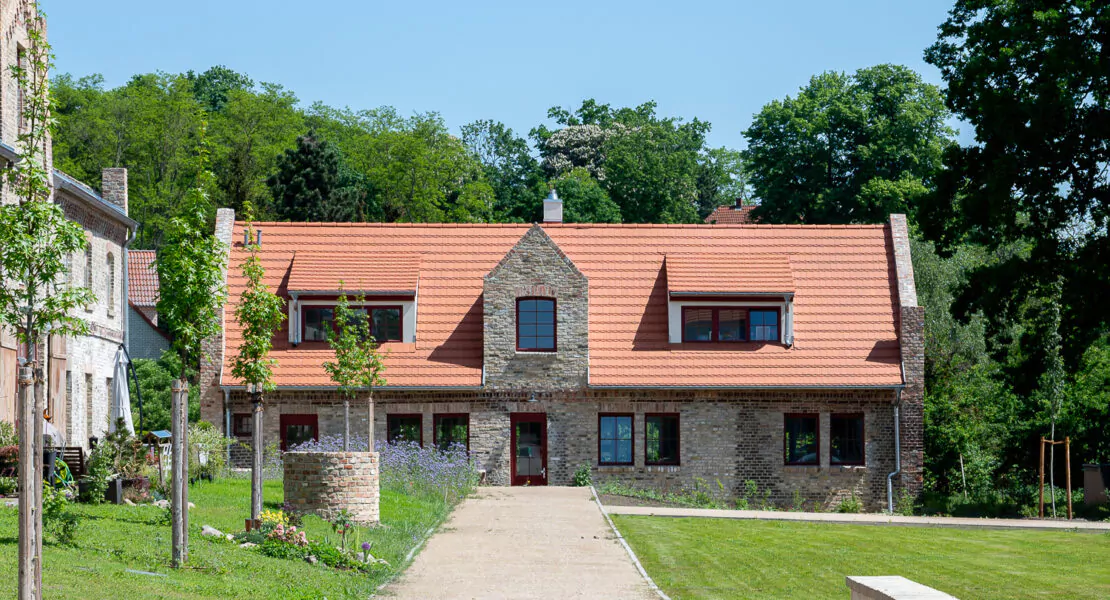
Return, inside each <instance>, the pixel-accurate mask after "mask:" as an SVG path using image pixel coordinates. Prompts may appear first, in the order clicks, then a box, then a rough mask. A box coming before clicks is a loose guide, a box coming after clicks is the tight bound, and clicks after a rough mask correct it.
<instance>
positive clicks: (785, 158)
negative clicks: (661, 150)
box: [744, 65, 954, 223]
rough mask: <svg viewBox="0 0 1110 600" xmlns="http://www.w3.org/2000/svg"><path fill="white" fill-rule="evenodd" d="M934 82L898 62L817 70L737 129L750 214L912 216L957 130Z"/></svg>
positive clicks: (818, 219)
mask: <svg viewBox="0 0 1110 600" xmlns="http://www.w3.org/2000/svg"><path fill="white" fill-rule="evenodd" d="M948 116H949V113H948V110H947V109H946V108H945V106H944V99H943V96H942V94H941V91H940V89H939V88H938V87H937V86H934V85H931V84H927V83H925V82H923V81H922V79H921V76H920V75H918V74H917V73H915V72H913V71H912V70H910V69H908V68H906V67H902V66H898V65H878V66H875V67H870V68H867V69H860V70H859V71H856V72H855V73H854V74H853V75H847V74H844V73H834V72H829V73H822V74H821V75H817V76H815V77H813V78H812V79H811V80H810V82H809V84H808V85H807V86H806V87H804V88H802V89H801V90H800V91H799V93H798V95H797V96H794V97H789V96H788V97H787V98H785V99H783V100H775V101H773V102H771V103H770V104H768V105H766V106H764V107H763V109H762V110H761V111H760V112H759V113H758V114H757V115H756V116H755V120H754V122H753V123H752V125H751V127H749V128H748V130H747V131H745V132H744V135H745V136H746V137H747V138H748V148H747V150H745V151H744V159H745V162H746V165H745V166H746V168H747V172H748V174H749V176H750V182H751V186H752V190H753V192H754V194H755V196H756V197H757V198H759V200H760V206H759V208H757V209H756V210H755V212H754V216H755V218H757V219H759V220H761V221H764V222H770V223H879V222H883V221H884V220H886V218H887V217H888V215H889V214H890V213H891V212H906V211H909V212H910V213H911V216H914V214H915V213H916V212H917V211H916V209H917V205H918V203H919V202H920V200H921V196H922V195H923V194H924V192H925V191H926V190H928V189H932V188H933V187H934V185H935V176H936V174H937V172H938V171H939V169H940V167H941V158H942V156H943V153H944V150H945V148H947V147H948V146H950V145H951V144H952V136H953V134H954V132H953V131H952V130H951V129H950V128H949V127H948V126H947V125H946V124H945V120H946V119H947V118H948Z"/></svg>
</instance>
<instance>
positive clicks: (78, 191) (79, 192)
mask: <svg viewBox="0 0 1110 600" xmlns="http://www.w3.org/2000/svg"><path fill="white" fill-rule="evenodd" d="M54 186H55V187H56V188H57V189H62V190H65V191H67V192H69V193H71V194H73V195H74V196H76V197H77V198H79V199H81V200H84V201H86V202H88V203H89V204H91V205H92V206H94V207H96V208H97V209H98V210H99V211H100V212H102V213H104V214H106V215H109V216H111V217H112V218H113V219H117V220H119V221H120V222H121V223H123V224H124V225H126V226H127V227H128V228H129V229H137V228H138V227H139V222H138V221H136V220H134V219H132V218H131V217H129V216H127V213H125V212H123V209H121V208H120V207H118V206H116V205H115V204H112V203H111V202H108V201H107V200H105V199H104V198H102V197H101V196H100V195H99V194H97V193H96V191H94V190H93V189H92V188H90V187H88V186H86V185H84V184H82V183H81V182H79V181H77V180H76V179H73V178H72V177H70V176H69V175H67V174H65V173H63V172H62V171H59V170H58V169H54Z"/></svg>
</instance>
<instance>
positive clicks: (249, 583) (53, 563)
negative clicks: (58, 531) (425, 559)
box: [0, 479, 450, 599]
mask: <svg viewBox="0 0 1110 600" xmlns="http://www.w3.org/2000/svg"><path fill="white" fill-rule="evenodd" d="M381 493H382V496H381V518H382V526H381V527H377V528H373V529H367V528H360V530H359V537H360V540H361V541H371V542H372V543H373V549H372V550H371V552H373V553H374V555H375V556H377V557H380V558H384V559H386V560H388V561H389V563H390V565H391V566H390V567H382V568H381V569H379V570H375V571H374V572H372V573H370V574H360V573H354V572H341V571H336V570H334V569H330V568H327V567H324V566H321V565H317V566H313V565H309V564H308V563H305V562H302V561H293V560H281V559H276V558H269V557H265V556H262V555H261V554H258V553H257V552H254V551H250V550H243V549H240V548H239V547H238V544H235V543H231V542H226V541H214V540H213V539H211V538H206V537H202V536H201V535H200V528H201V526H202V525H211V526H213V527H215V528H217V529H220V530H221V531H224V532H228V533H233V532H237V531H241V530H242V529H243V519H244V518H245V517H246V516H249V515H248V513H249V510H250V508H249V506H250V482H249V481H248V480H243V479H227V480H222V481H216V482H214V483H204V482H201V483H198V484H196V485H193V486H192V487H191V488H190V492H189V500H190V501H192V502H193V503H195V504H196V508H195V509H193V510H192V511H190V534H189V550H190V558H189V564H188V567H187V568H183V569H179V570H174V569H171V568H170V567H169V559H170V527H169V526H168V525H165V524H163V522H162V520H161V517H162V513H163V511H162V510H161V509H158V508H154V507H150V506H114V505H101V506H87V505H75V510H77V511H78V512H79V513H80V514H81V516H82V522H81V527H80V530H79V532H78V539H77V542H76V545H75V546H73V547H68V546H59V545H56V544H52V543H51V541H52V540H51V538H50V536H47V543H46V544H45V546H44V548H43V592H44V593H43V596H44V597H47V598H103V597H108V596H111V597H114V598H210V597H222V598H236V599H238V598H291V599H300V598H325V597H326V598H331V599H335V598H366V597H368V596H369V595H370V594H371V593H373V591H374V590H375V589H376V588H377V587H378V586H379V585H380V584H382V583H383V582H385V581H387V580H389V579H391V578H392V577H393V576H394V575H395V574H396V573H398V572H399V571H400V570H401V569H403V568H404V567H405V566H407V565H406V563H405V557H406V556H407V555H408V553H409V552H410V551H411V550H412V548H413V547H414V546H415V544H416V543H418V542H419V541H420V540H422V539H423V537H424V534H425V533H426V532H427V531H428V529H429V528H431V527H434V526H436V525H437V524H438V523H439V522H441V521H442V519H443V518H444V517H445V516H446V515H447V513H448V512H449V510H450V507H448V506H447V505H445V504H444V503H443V502H442V500H441V499H440V500H435V499H426V498H419V497H411V496H406V495H403V494H400V493H398V492H396V491H392V490H389V489H385V488H383V489H382V491H381ZM264 497H265V498H266V500H267V501H266V508H269V509H277V508H280V507H281V503H282V502H281V498H282V489H281V481H267V482H266V483H265V489H264ZM16 518H17V511H16V509H15V508H3V507H0V573H5V574H7V575H6V576H5V578H4V579H5V580H6V581H9V582H10V583H11V585H5V586H0V597H14V595H15V577H16V551H17V549H16V531H17V522H16ZM304 527H305V529H306V530H307V532H308V536H309V538H313V539H323V538H325V537H329V538H330V539H331V540H333V541H336V543H338V538H337V536H336V535H335V534H334V533H332V531H331V526H330V525H329V524H328V523H327V522H325V521H323V520H321V519H318V518H316V517H308V518H306V519H305V524H304ZM353 535H354V534H353V533H352V534H350V535H349V536H348V544H351V543H353V539H354V538H353ZM128 569H132V570H138V571H149V572H154V573H158V574H160V575H164V576H150V575H142V574H135V573H129V572H127V570H128Z"/></svg>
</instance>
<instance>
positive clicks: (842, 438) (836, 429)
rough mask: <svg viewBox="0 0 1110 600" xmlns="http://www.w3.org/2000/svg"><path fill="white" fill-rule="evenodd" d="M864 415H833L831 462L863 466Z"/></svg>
mask: <svg viewBox="0 0 1110 600" xmlns="http://www.w3.org/2000/svg"><path fill="white" fill-rule="evenodd" d="M863 439H864V438H863V415H861V414H852V415H832V417H831V418H830V419H829V462H830V463H831V464H834V465H863V464H864V452H863Z"/></svg>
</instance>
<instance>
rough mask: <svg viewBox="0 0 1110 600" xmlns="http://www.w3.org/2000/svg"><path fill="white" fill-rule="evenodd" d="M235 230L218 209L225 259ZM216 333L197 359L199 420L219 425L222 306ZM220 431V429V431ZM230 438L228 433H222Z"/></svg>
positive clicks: (230, 214)
mask: <svg viewBox="0 0 1110 600" xmlns="http://www.w3.org/2000/svg"><path fill="white" fill-rule="evenodd" d="M234 227H235V211H234V210H232V209H230V208H221V209H218V210H217V211H216V232H215V234H216V239H218V240H220V242H221V243H223V245H224V248H226V250H227V256H230V255H231V231H232V228H234ZM227 256H225V258H224V268H223V280H224V281H225V282H226V281H227V260H228V259H227ZM220 315H221V316H220V321H221V323H222V324H223V325H221V327H220V332H219V333H218V334H216V335H215V336H213V337H211V338H208V339H207V340H205V341H204V342H202V343H201V358H200V418H201V420H203V421H208V422H209V423H223V422H224V419H223V398H224V396H223V391H222V390H220V387H219V386H220V370H221V369H222V367H223V364H224V331H223V327H224V326H225V325H226V323H227V319H228V317H229V316H230V315H228V314H226V303H225V305H224V306H221V307H220ZM221 429H222V427H221ZM224 433H225V435H231V432H227V431H225V432H224Z"/></svg>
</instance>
